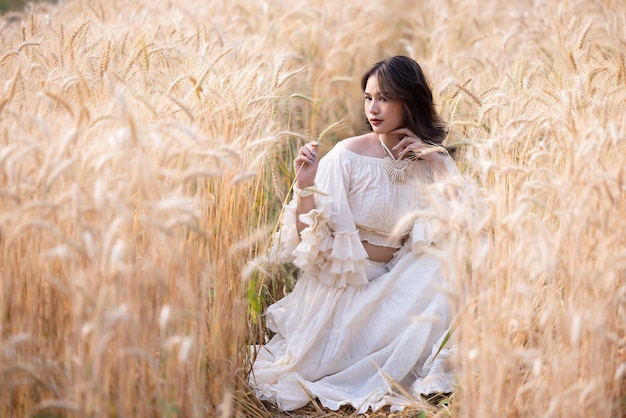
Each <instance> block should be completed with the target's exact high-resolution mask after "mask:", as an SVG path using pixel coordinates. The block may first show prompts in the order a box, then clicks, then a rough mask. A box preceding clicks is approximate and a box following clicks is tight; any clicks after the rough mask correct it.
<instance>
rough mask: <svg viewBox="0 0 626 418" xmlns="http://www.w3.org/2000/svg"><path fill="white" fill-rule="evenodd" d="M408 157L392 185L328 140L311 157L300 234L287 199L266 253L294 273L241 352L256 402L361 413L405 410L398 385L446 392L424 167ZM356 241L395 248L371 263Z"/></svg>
mask: <svg viewBox="0 0 626 418" xmlns="http://www.w3.org/2000/svg"><path fill="white" fill-rule="evenodd" d="M412 164H414V167H413V168H414V171H415V176H414V178H413V180H411V181H409V182H407V183H405V184H394V183H393V182H392V181H391V179H390V178H389V176H388V175H387V173H386V171H385V160H384V159H381V158H373V157H366V156H361V155H358V154H355V153H353V152H351V151H349V150H347V149H345V148H344V146H343V143H341V142H340V143H338V144H337V145H336V146H335V147H334V148H333V149H332V150H331V151H330V152H329V153H328V154H327V155H326V156H324V158H322V159H321V161H320V164H319V168H318V172H317V173H318V174H317V177H316V181H315V190H316V191H318V193H316V194H315V202H316V208H315V209H314V210H312V211H310V212H309V213H307V214H305V215H301V219H302V220H303V222H305V223H306V224H307V225H308V227H307V228H305V230H304V231H303V232H302V240H301V241H300V240H299V239H298V236H297V232H296V228H295V201H294V200H292V201H291V202H290V203H289V205H287V206H286V207H285V213H284V216H283V227H282V228H281V230H280V231H279V233H278V234H277V237H276V240H275V248H274V252H273V256H274V257H276V261H279V262H284V261H291V262H293V263H294V264H295V265H296V266H297V267H299V268H300V269H301V271H302V274H301V277H300V278H299V279H298V281H297V283H296V286H295V287H294V289H293V291H292V292H291V293H290V294H289V295H287V296H286V297H284V298H283V299H281V300H279V301H278V302H276V303H275V304H273V305H271V306H270V307H269V308H268V309H267V312H266V320H267V326H268V327H269V328H270V329H271V330H272V331H273V332H275V335H274V336H273V337H272V338H271V340H270V341H269V342H267V343H266V344H265V345H263V346H256V347H254V348H253V355H255V356H256V358H255V362H254V365H253V368H252V372H251V374H250V385H251V387H252V388H253V391H254V392H255V394H256V395H257V397H258V398H259V399H261V400H269V401H271V402H274V403H276V404H277V405H278V407H280V408H281V409H283V410H287V411H289V410H294V409H297V408H300V407H303V406H305V405H306V404H307V403H309V402H310V401H311V400H312V399H316V398H317V399H318V400H319V402H320V403H321V404H322V405H323V406H324V407H327V408H330V409H333V410H337V409H339V407H341V406H342V405H346V404H349V405H352V406H353V407H354V408H356V409H357V410H358V411H359V412H360V413H363V412H366V411H367V410H368V409H370V408H371V409H372V410H374V411H375V410H377V409H379V408H381V407H383V406H385V405H391V406H392V408H393V409H401V408H403V407H404V406H406V405H407V404H408V402H409V400H408V399H406V398H405V397H404V396H403V394H402V392H403V391H402V390H400V391H399V390H398V385H400V387H402V388H404V390H406V391H407V392H405V393H410V394H411V395H412V396H417V395H419V394H430V393H436V392H451V391H452V389H453V383H454V375H453V371H452V366H451V364H449V363H450V362H449V361H448V358H449V356H450V350H449V349H443V350H440V347H441V345H442V342H443V341H444V339H445V337H446V334H447V332H448V330H449V327H450V323H451V319H452V317H451V311H450V303H449V300H448V297H447V293H446V291H445V290H446V286H447V284H448V280H447V278H446V277H445V275H444V274H443V272H442V269H441V267H442V266H441V261H440V260H439V259H438V258H437V257H436V256H435V255H433V253H432V252H430V251H425V249H427V248H428V247H430V246H431V245H436V243H437V240H438V238H437V237H438V236H441V234H440V233H439V232H437V231H435V230H434V226H433V224H432V223H431V222H430V221H428V220H427V218H425V217H423V216H420V214H423V213H426V212H425V211H426V209H427V201H426V199H425V190H427V189H428V188H429V187H430V188H432V187H433V185H432V184H431V183H433V174H432V170H431V168H430V165H429V163H427V162H425V161H417V162H413V163H412ZM446 165H447V166H448V167H449V168H450V165H454V163H453V162H451V161H450V162H447V164H446ZM452 171H454V169H452ZM457 173H458V172H457ZM405 215H406V216H405ZM401 219H403V222H401V225H400V226H399V225H398V221H399V220H401ZM407 219H408V221H407ZM361 240H366V241H368V242H370V243H372V244H374V245H385V246H393V247H396V248H398V250H397V252H396V254H395V256H394V258H393V259H392V260H391V261H390V262H389V263H377V262H373V261H370V260H369V259H368V258H367V253H366V252H365V249H364V248H363V245H362V244H361Z"/></svg>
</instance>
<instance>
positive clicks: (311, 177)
mask: <svg viewBox="0 0 626 418" xmlns="http://www.w3.org/2000/svg"><path fill="white" fill-rule="evenodd" d="M317 146H318V143H317V142H315V141H312V142H308V143H307V144H305V145H304V146H303V147H301V148H300V151H299V152H298V156H297V157H296V158H295V160H294V161H293V167H294V170H295V172H296V190H295V193H296V196H297V197H296V205H297V206H296V228H297V230H298V235H300V233H302V230H304V228H306V226H307V225H306V224H304V223H302V222H301V221H300V215H303V214H305V213H308V212H310V211H311V210H312V209H315V198H314V197H313V192H311V191H308V190H305V189H306V188H307V187H313V185H314V184H315V175H316V174H317V166H318V163H319V158H318V155H317Z"/></svg>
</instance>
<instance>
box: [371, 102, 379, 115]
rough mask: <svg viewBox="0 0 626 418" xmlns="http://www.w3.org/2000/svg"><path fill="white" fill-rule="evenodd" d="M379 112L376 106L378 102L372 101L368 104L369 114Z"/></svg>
mask: <svg viewBox="0 0 626 418" xmlns="http://www.w3.org/2000/svg"><path fill="white" fill-rule="evenodd" d="M379 111H380V108H379V106H378V101H377V100H372V101H371V102H370V113H378V112H379Z"/></svg>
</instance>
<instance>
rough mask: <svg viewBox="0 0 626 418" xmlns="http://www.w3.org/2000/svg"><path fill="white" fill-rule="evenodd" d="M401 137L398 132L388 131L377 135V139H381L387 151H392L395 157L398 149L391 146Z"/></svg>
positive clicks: (396, 143)
mask: <svg viewBox="0 0 626 418" xmlns="http://www.w3.org/2000/svg"><path fill="white" fill-rule="evenodd" d="M401 139H402V137H401V135H398V134H390V133H388V134H379V135H378V140H379V141H381V142H382V143H383V144H385V146H386V147H387V148H388V149H389V151H391V152H392V153H393V155H394V157H396V158H397V156H398V152H399V151H395V150H394V149H393V147H395V146H396V145H398V142H400V140H401Z"/></svg>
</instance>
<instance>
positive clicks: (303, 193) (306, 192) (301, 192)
mask: <svg viewBox="0 0 626 418" xmlns="http://www.w3.org/2000/svg"><path fill="white" fill-rule="evenodd" d="M293 192H294V193H295V194H296V196H299V197H308V196H311V195H312V194H313V191H312V190H311V189H310V188H308V187H305V188H304V189H301V188H299V187H297V186H293Z"/></svg>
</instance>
